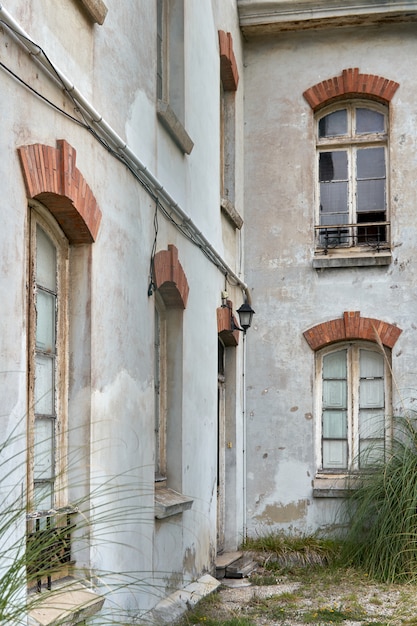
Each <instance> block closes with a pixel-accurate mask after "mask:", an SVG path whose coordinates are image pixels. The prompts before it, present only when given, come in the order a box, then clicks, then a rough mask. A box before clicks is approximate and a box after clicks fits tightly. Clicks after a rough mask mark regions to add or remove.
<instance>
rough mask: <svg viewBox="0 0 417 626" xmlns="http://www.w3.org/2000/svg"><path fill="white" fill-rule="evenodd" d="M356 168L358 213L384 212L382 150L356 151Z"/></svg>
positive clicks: (366, 149) (383, 157) (383, 155)
mask: <svg viewBox="0 0 417 626" xmlns="http://www.w3.org/2000/svg"><path fill="white" fill-rule="evenodd" d="M356 166H357V171H356V177H357V210H358V212H370V211H385V150H384V148H365V149H361V150H358V151H357V155H356ZM370 221H372V219H371V220H370Z"/></svg>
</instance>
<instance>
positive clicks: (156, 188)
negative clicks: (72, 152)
mask: <svg viewBox="0 0 417 626" xmlns="http://www.w3.org/2000/svg"><path fill="white" fill-rule="evenodd" d="M0 20H2V21H3V22H4V23H5V24H6V25H7V26H9V28H10V29H11V30H12V32H13V35H14V36H15V37H16V38H17V39H18V40H19V42H20V43H21V44H22V45H23V47H24V48H26V50H28V52H29V53H30V54H31V55H32V56H33V57H34V58H35V59H36V61H37V62H38V63H39V65H40V66H41V67H42V69H43V70H44V71H45V73H46V74H47V75H48V76H49V78H51V79H52V80H53V81H54V82H55V83H56V84H57V85H58V86H59V87H60V88H61V89H62V85H64V87H65V89H66V91H67V92H68V94H70V96H71V98H73V100H74V102H76V104H77V105H78V107H79V108H80V109H82V111H83V113H84V115H85V117H86V118H87V119H88V120H89V121H90V122H91V124H92V125H93V126H94V128H95V129H96V131H97V133H98V134H100V135H101V137H103V138H104V139H105V141H106V142H108V143H109V144H110V145H111V146H112V147H113V148H114V149H115V150H116V151H117V152H118V153H119V154H120V155H121V157H122V158H123V160H124V161H125V163H126V164H128V165H129V166H130V167H131V168H132V169H133V171H134V172H135V174H136V176H137V178H138V179H139V180H140V181H141V182H143V183H144V184H145V186H146V187H148V188H150V190H151V192H152V194H153V195H154V196H155V197H156V198H158V200H159V201H160V202H161V204H162V205H163V206H164V207H165V209H166V210H167V211H168V212H169V213H171V214H173V215H174V216H175V217H176V218H177V219H179V220H181V222H182V223H183V224H185V225H186V226H187V228H188V229H189V230H190V231H191V232H192V234H193V235H194V237H195V239H196V241H197V242H198V244H199V245H200V246H202V247H203V248H205V249H206V250H208V251H209V253H210V255H211V257H212V262H213V263H214V265H216V266H217V267H218V268H219V270H220V271H221V272H222V273H223V274H228V275H229V276H230V277H231V278H233V280H234V281H235V283H236V285H237V286H239V287H240V288H241V289H242V291H243V292H244V293H245V297H246V298H247V299H248V300H247V301H248V302H249V303H250V295H249V290H248V287H247V285H246V284H245V283H244V282H243V281H242V280H241V279H240V278H239V276H238V275H237V274H236V273H235V272H234V271H233V270H232V269H231V268H230V267H229V265H228V264H227V263H226V262H225V260H224V259H223V258H222V257H221V256H220V254H219V253H218V252H217V250H215V248H213V246H212V245H211V243H210V242H209V241H208V239H207V238H206V237H205V236H204V235H203V233H202V232H201V231H200V230H199V229H198V228H197V226H196V225H195V224H194V222H193V221H192V219H191V218H190V217H189V216H188V215H187V214H186V213H185V212H184V211H183V210H182V209H181V207H180V206H179V205H178V204H177V202H175V200H174V199H173V198H172V196H171V195H170V194H169V193H168V191H167V190H166V189H165V188H164V186H163V185H162V184H161V183H160V182H159V181H158V179H157V178H155V176H154V175H153V174H152V173H151V172H150V171H149V170H148V168H147V167H146V166H145V165H144V164H143V163H142V162H141V160H140V159H139V157H138V156H137V155H136V154H135V153H134V152H133V151H132V150H131V148H129V146H128V145H127V144H126V142H125V141H123V139H122V138H121V137H120V136H119V135H118V134H117V133H116V132H115V130H113V128H112V127H111V126H110V125H109V124H108V123H107V122H106V121H105V120H104V119H103V117H102V115H100V113H98V111H96V110H95V109H94V107H93V106H92V105H91V104H90V103H89V102H88V100H87V99H86V98H85V97H84V96H83V95H82V94H81V92H80V91H79V90H78V89H77V88H76V87H75V85H74V84H73V83H72V82H71V81H70V80H68V78H67V77H66V76H65V75H64V74H63V72H61V71H60V70H59V68H58V67H56V65H54V64H52V63H51V61H49V59H48V58H47V57H46V56H45V54H44V52H43V50H42V49H41V48H40V47H39V46H38V45H36V44H35V43H33V42H32V40H31V38H30V37H29V35H28V34H27V33H26V32H25V31H24V30H23V28H22V27H21V26H20V25H19V24H18V23H17V22H16V20H15V19H14V18H13V17H12V16H11V15H10V13H9V12H8V11H7V10H6V9H5V8H4V7H3V6H2V5H1V4H0Z"/></svg>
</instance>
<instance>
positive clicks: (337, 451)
mask: <svg viewBox="0 0 417 626" xmlns="http://www.w3.org/2000/svg"><path fill="white" fill-rule="evenodd" d="M323 467H324V469H331V468H332V469H346V468H347V441H328V440H326V441H323Z"/></svg>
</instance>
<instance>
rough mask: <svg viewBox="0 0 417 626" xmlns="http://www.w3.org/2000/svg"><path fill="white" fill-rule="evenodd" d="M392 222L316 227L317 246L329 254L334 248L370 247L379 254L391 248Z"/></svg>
mask: <svg viewBox="0 0 417 626" xmlns="http://www.w3.org/2000/svg"><path fill="white" fill-rule="evenodd" d="M389 230H390V222H364V223H359V224H334V225H333V224H331V225H330V224H322V225H320V226H315V231H316V246H317V248H319V249H322V250H323V252H324V254H327V251H328V250H329V249H333V248H354V247H357V246H368V247H369V248H370V249H372V250H374V251H376V252H379V251H380V250H386V249H387V248H389V243H388V242H389V241H390V232H389Z"/></svg>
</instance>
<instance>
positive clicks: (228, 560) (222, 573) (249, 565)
mask: <svg viewBox="0 0 417 626" xmlns="http://www.w3.org/2000/svg"><path fill="white" fill-rule="evenodd" d="M255 569H256V562H255V561H254V560H253V558H252V557H251V555H250V554H243V553H242V552H225V553H224V554H220V555H218V557H217V559H216V578H217V580H221V579H222V578H245V577H247V576H249V575H250V574H251V573H252V572H253V571H254V570H255Z"/></svg>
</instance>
